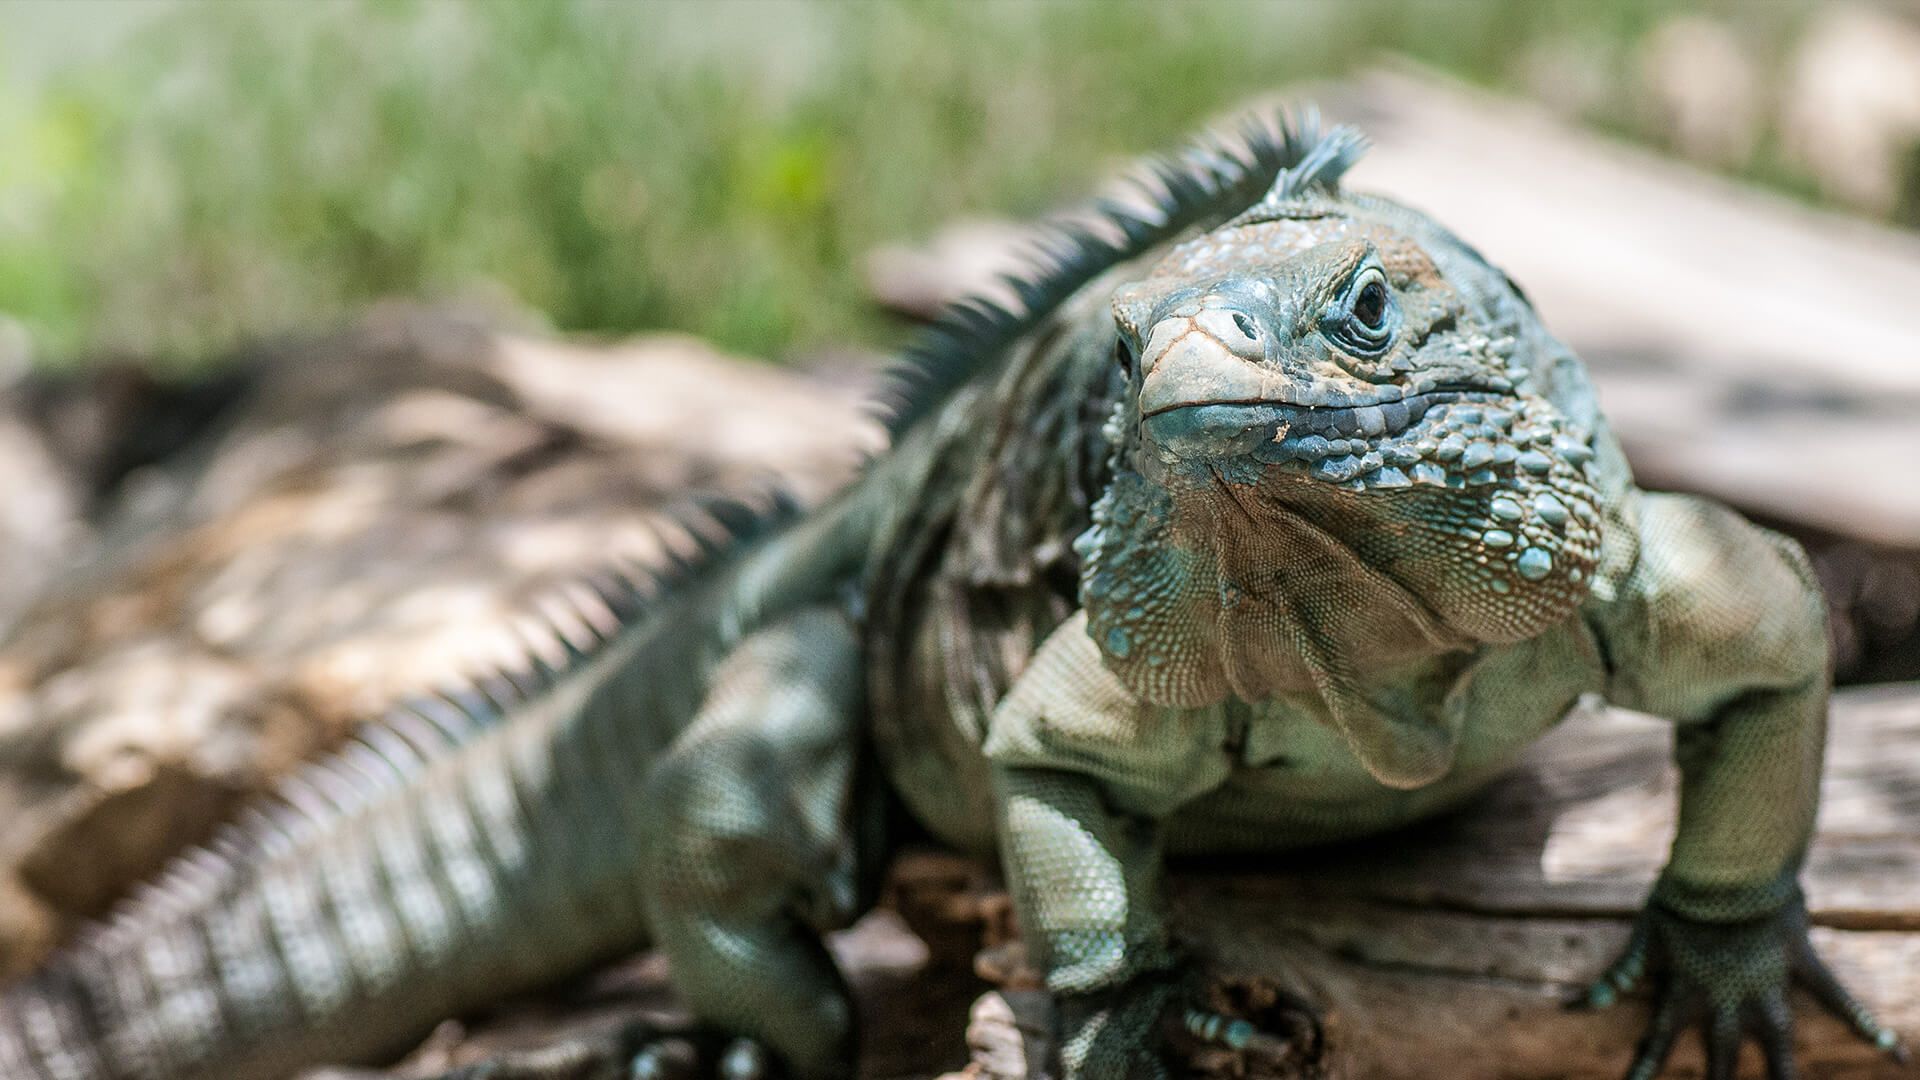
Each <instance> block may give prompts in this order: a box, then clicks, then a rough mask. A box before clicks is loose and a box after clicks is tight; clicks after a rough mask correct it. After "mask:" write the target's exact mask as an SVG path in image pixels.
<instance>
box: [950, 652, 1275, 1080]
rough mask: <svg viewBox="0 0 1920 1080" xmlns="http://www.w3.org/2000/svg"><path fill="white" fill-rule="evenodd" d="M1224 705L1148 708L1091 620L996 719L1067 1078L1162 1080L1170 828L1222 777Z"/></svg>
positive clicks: (1022, 910) (1003, 781) (1022, 905)
mask: <svg viewBox="0 0 1920 1080" xmlns="http://www.w3.org/2000/svg"><path fill="white" fill-rule="evenodd" d="M1226 736H1227V729H1226V722H1225V718H1224V713H1223V710H1221V709H1219V708H1213V709H1198V710H1173V709H1164V708H1157V707H1153V706H1148V705H1143V704H1141V703H1139V702H1138V701H1137V700H1136V699H1135V698H1134V697H1133V695H1132V694H1131V693H1129V692H1128V691H1127V689H1126V688H1125V687H1124V686H1123V685H1122V684H1121V683H1120V681H1119V679H1117V678H1116V677H1115V676H1114V675H1113V674H1112V673H1111V672H1109V671H1107V669H1106V668H1105V667H1103V666H1102V665H1101V662H1100V656H1099V653H1098V650H1097V649H1095V648H1094V645H1093V643H1092V641H1091V640H1090V639H1089V638H1088V637H1087V633H1086V623H1085V618H1084V617H1083V616H1076V617H1075V618H1073V619H1070V620H1068V621H1067V622H1066V623H1065V624H1064V625H1062V626H1061V627H1060V628H1059V629H1057V630H1056V631H1054V633H1053V635H1052V636H1051V637H1050V638H1048V640H1047V642H1046V643H1045V644H1044V645H1043V646H1042V647H1041V649H1040V651H1039V653H1038V654H1037V655H1036V656H1035V658H1034V661H1033V664H1032V665H1031V666H1030V667H1029V669H1028V670H1027V672H1026V673H1025V674H1023V675H1022V676H1021V678H1020V680H1019V682H1018V683H1017V684H1016V685H1015V686H1014V688H1013V690H1012V691H1011V692H1010V693H1009V694H1008V695H1007V698H1006V699H1005V701H1003V702H1002V704H1001V706H1000V708H999V709H998V710H997V711H996V712H995V714H994V718H993V726H992V730H991V732H990V734H989V737H988V739H987V744H986V750H987V755H988V757H989V759H990V760H991V761H992V762H993V765H994V777H995V795H996V800H997V806H998V812H999V821H998V823H997V824H998V828H999V835H1000V847H1001V859H1002V861H1003V862H1004V864H1005V867H1006V873H1007V879H1008V884H1009V886H1010V888H1011V889H1012V892H1013V899H1014V905H1015V909H1016V910H1017V911H1018V913H1019V917H1020V924H1021V930H1022V934H1023V936H1024V937H1025V939H1026V941H1027V944H1028V948H1029V949H1031V950H1032V951H1033V954H1034V959H1035V961H1036V963H1037V964H1038V965H1039V967H1040V969H1041V970H1042V971H1043V972H1045V974H1046V979H1047V987H1048V989H1049V990H1051V991H1052V992H1053V994H1054V995H1055V997H1056V998H1057V999H1058V1001H1059V1011H1060V1018H1061V1026H1062V1031H1061V1033H1060V1044H1059V1045H1060V1056H1061V1064H1062V1066H1063V1067H1064V1069H1065V1073H1066V1076H1067V1077H1069V1078H1082V1077H1084V1078H1094V1077H1099V1078H1103V1080H1105V1078H1119V1077H1162V1076H1165V1075H1167V1072H1166V1067H1165V1065H1164V1064H1163V1063H1162V1062H1161V1060H1160V1057H1159V1051H1160V1032H1161V1029H1162V1026H1163V1025H1164V1024H1165V1023H1166V1022H1167V1020H1168V1018H1169V1011H1170V1010H1174V1009H1177V1010H1178V1011H1179V1013H1180V1014H1181V1015H1180V1016H1176V1017H1174V1019H1176V1020H1177V1019H1190V1020H1191V1021H1192V1023H1191V1024H1190V1025H1189V1026H1191V1027H1194V1028H1196V1029H1199V1030H1200V1031H1201V1033H1203V1034H1204V1033H1206V1032H1213V1033H1214V1034H1216V1035H1217V1036H1221V1037H1223V1038H1235V1037H1237V1038H1240V1039H1241V1040H1242V1041H1245V1039H1246V1037H1247V1035H1248V1034H1249V1032H1247V1031H1244V1030H1242V1029H1244V1028H1245V1026H1246V1025H1244V1024H1242V1025H1238V1026H1233V1025H1225V1024H1221V1023H1218V1022H1215V1020H1216V1018H1212V1017H1207V1016H1201V1015H1196V1016H1194V1017H1191V1018H1186V1017H1185V1016H1184V1014H1185V1012H1186V1010H1185V1009H1183V1008H1180V1006H1181V1004H1182V1001H1183V998H1182V994H1181V990H1182V986H1181V981H1180V978H1179V974H1178V971H1177V965H1176V963H1175V957H1174V954H1173V950H1172V947H1171V946H1170V944H1169V942H1168V938H1167V931H1166V925H1165V923H1164V921H1163V918H1162V914H1161V907H1160V868H1161V824H1160V823H1161V821H1162V820H1163V819H1164V818H1165V817H1166V815H1168V814H1169V813H1171V812H1172V811H1173V810H1174V809H1175V808H1177V807H1179V806H1181V805H1183V804H1185V803H1186V802H1188V801H1190V800H1191V799H1193V798H1194V797H1196V796H1198V795H1199V794H1201V793H1203V792H1205V791H1208V790H1210V789H1212V788H1213V787H1215V786H1217V785H1218V784H1219V783H1220V782H1221V781H1222V780H1224V779H1225V778H1226V776H1227V773H1228V766H1229V763H1228V759H1227V755H1226V751H1225V749H1224V746H1225V744H1226V742H1227V738H1226Z"/></svg>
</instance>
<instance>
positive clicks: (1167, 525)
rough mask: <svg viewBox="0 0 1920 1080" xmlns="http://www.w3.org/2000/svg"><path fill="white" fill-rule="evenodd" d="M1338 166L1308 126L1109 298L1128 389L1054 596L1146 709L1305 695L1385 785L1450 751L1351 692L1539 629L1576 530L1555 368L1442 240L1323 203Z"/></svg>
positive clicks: (1591, 531) (1583, 534)
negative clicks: (1238, 202)
mask: <svg viewBox="0 0 1920 1080" xmlns="http://www.w3.org/2000/svg"><path fill="white" fill-rule="evenodd" d="M1360 145H1361V144H1360V142H1359V140H1358V137H1357V136H1355V135H1353V134H1352V133H1351V132H1350V131H1349V130H1347V129H1336V131H1334V132H1333V133H1330V134H1329V135H1328V136H1326V137H1325V138H1324V139H1322V140H1321V141H1320V142H1319V143H1318V144H1317V145H1316V146H1315V148H1314V149H1313V150H1312V151H1311V152H1309V153H1308V154H1307V155H1306V157H1305V158H1304V159H1303V160H1302V161H1301V162H1300V163H1299V164H1298V165H1296V166H1295V167H1294V168H1292V169H1288V170H1286V171H1284V172H1282V174H1281V176H1280V178H1279V181H1278V182H1277V183H1276V184H1275V186H1274V189H1273V191H1272V192H1271V193H1269V194H1268V195H1267V197H1266V198H1265V199H1263V200H1262V201H1261V202H1260V203H1259V204H1257V205H1256V206H1254V207H1253V208H1251V209H1250V210H1247V211H1246V212H1244V213H1242V214H1240V215H1239V216H1237V217H1235V218H1233V219H1232V220H1230V221H1228V222H1227V223H1225V224H1224V225H1222V226H1220V227H1218V228H1215V229H1213V230H1211V231H1209V232H1207V233H1205V234H1203V235H1200V236H1198V237H1195V238H1193V239H1191V240H1188V241H1186V242H1184V243H1181V244H1178V245H1176V246H1174V247H1173V248H1172V249H1171V250H1170V251H1169V252H1168V253H1166V254H1165V256H1164V257H1163V258H1161V259H1160V260H1159V262H1158V263H1157V264H1156V265H1153V266H1152V267H1151V269H1150V270H1148V272H1147V273H1146V276H1145V277H1144V278H1142V279H1141V280H1139V281H1137V282H1135V283H1133V284H1131V285H1128V286H1125V287H1123V288H1121V289H1120V290H1119V291H1118V293H1117V295H1116V296H1115V297H1114V300H1113V314H1114V321H1115V325H1116V330H1117V336H1118V341H1117V345H1116V358H1117V360H1118V362H1119V363H1120V364H1121V365H1122V366H1123V368H1124V369H1125V370H1126V371H1127V375H1128V379H1129V391H1128V393H1127V394H1126V395H1125V400H1124V401H1123V403H1122V405H1121V407H1120V408H1119V409H1118V411H1117V412H1116V415H1115V417H1114V421H1113V425H1112V429H1111V430H1110V435H1111V436H1112V438H1113V439H1114V441H1115V442H1116V444H1117V454H1118V458H1117V465H1118V468H1117V470H1116V471H1117V478H1116V480H1115V481H1114V483H1113V485H1112V487H1111V488H1110V489H1109V490H1108V491H1107V493H1106V495H1105V497H1104V498H1103V499H1102V501H1101V504H1100V505H1099V507H1097V508H1096V511H1095V526H1094V528H1093V529H1092V530H1091V531H1090V532H1089V533H1088V535H1087V536H1086V537H1085V538H1083V542H1082V555H1083V577H1082V599H1083V602H1084V603H1085V605H1086V607H1087V609H1088V613H1089V625H1090V627H1091V628H1092V631H1093V634H1094V637H1095V640H1096V641H1097V642H1098V643H1099V644H1100V645H1101V646H1102V648H1103V649H1104V650H1105V653H1106V658H1107V661H1108V663H1109V665H1110V666H1112V667H1113V668H1114V669H1115V670H1116V671H1117V672H1119V673H1120V674H1121V675H1122V677H1123V678H1126V679H1127V680H1128V681H1129V683H1130V684H1131V685H1133V687H1134V688H1135V690H1136V691H1138V692H1140V693H1141V694H1142V695H1143V696H1144V697H1146V698H1148V699H1149V700H1153V701H1156V702H1160V703H1164V704H1177V705H1199V704H1205V703H1211V702H1213V701H1218V700H1221V699H1222V698H1224V697H1226V696H1227V695H1229V694H1232V695H1234V696H1237V697H1240V698H1242V699H1244V700H1249V701H1257V700H1260V699H1262V698H1265V697H1268V696H1271V695H1273V694H1274V693H1278V692H1287V691H1298V690H1308V689H1317V690H1318V691H1320V692H1321V693H1322V694H1323V695H1324V696H1325V697H1326V698H1327V700H1328V702H1329V703H1330V705H1331V706H1332V712H1333V714H1334V715H1335V717H1336V718H1342V719H1339V722H1340V723H1341V725H1342V726H1343V728H1346V729H1347V730H1346V734H1347V735H1348V736H1349V739H1350V741H1351V742H1352V743H1353V745H1354V748H1355V750H1356V751H1357V752H1358V753H1359V754H1360V756H1361V757H1362V759H1363V761H1365V763H1366V764H1367V765H1368V766H1369V768H1371V769H1372V770H1373V771H1374V772H1375V775H1377V776H1379V777H1380V778H1381V779H1383V780H1385V781H1387V782H1389V783H1394V784H1398V785H1408V784H1414V783H1422V782H1425V781H1427V780H1430V779H1432V778H1434V777H1435V776H1437V775H1439V773H1440V772H1443V771H1444V769H1445V766H1446V764H1447V763H1449V762H1450V761H1451V754H1452V750H1451V747H1452V742H1451V737H1450V736H1449V735H1448V733H1446V732H1442V731H1423V730H1403V729H1401V728H1392V727H1391V725H1388V726H1387V727H1382V726H1381V723H1383V722H1375V721H1376V719H1377V718H1370V717H1369V716H1366V715H1360V714H1362V713H1367V712H1369V711H1370V706H1369V705H1368V703H1367V702H1366V701H1365V700H1364V697H1365V693H1364V687H1363V684H1364V683H1365V682H1366V681H1367V680H1368V678H1369V677H1370V676H1373V675H1376V674H1382V673H1384V671H1385V670H1386V669H1399V668H1401V667H1403V666H1404V665H1407V664H1413V663H1421V662H1431V661H1432V660H1433V659H1434V658H1436V657H1442V656H1445V655H1447V654H1450V653H1460V652H1463V651H1464V650H1468V649H1471V648H1472V647H1474V646H1475V645H1477V644H1479V643H1484V642H1510V641H1517V640H1521V639H1524V638H1527V637H1531V636H1533V635H1535V634H1537V633H1539V632H1541V631H1542V630H1544V629H1546V628H1547V627H1549V626H1551V625H1554V624H1556V623H1558V622H1561V621H1563V620H1565V619H1566V618H1567V617H1568V616H1569V614H1570V613H1572V611H1573V610H1574V609H1575V607H1577V606H1578V605H1579V603H1580V602H1581V601H1582V599H1583V598H1584V597H1585V595H1586V592H1587V579H1588V577H1589V575H1590V574H1591V573H1592V571H1593V567H1594V563H1595V560H1596V558H1597V557H1598V553H1599V543H1600V531H1599V530H1600V515H1599V512H1598V510H1597V509H1596V503H1597V502H1598V498H1597V496H1596V494H1595V492H1594V489H1593V486H1592V483H1593V481H1592V479H1591V478H1590V477H1589V475H1588V470H1589V466H1590V463H1591V462H1592V461H1593V459H1594V450H1593V449H1592V446H1591V445H1590V444H1591V439H1592V436H1593V432H1592V431H1591V430H1589V429H1588V428H1587V427H1586V426H1583V424H1582V423H1581V422H1577V421H1576V420H1575V419H1574V418H1573V417H1572V416H1570V415H1569V413H1570V412H1581V411H1583V410H1569V409H1567V408H1563V404H1562V403H1557V402H1556V400H1555V398H1556V397H1563V396H1564V394H1563V393H1561V391H1564V390H1566V389H1567V387H1566V386H1562V385H1561V384H1562V383H1565V382H1566V381H1567V379H1568V377H1569V376H1568V375H1567V369H1569V368H1571V369H1572V370H1573V371H1575V372H1576V373H1577V366H1575V365H1572V362H1571V359H1570V355H1569V354H1567V353H1565V351H1564V349H1561V348H1559V347H1557V345H1554V347H1552V348H1548V345H1550V344H1552V343H1551V339H1549V338H1546V336H1545V334H1544V332H1542V331H1539V330H1538V324H1537V322H1536V321H1535V320H1534V317H1533V315H1532V313H1531V310H1530V309H1529V308H1528V307H1527V305H1526V302H1525V301H1524V299H1522V298H1521V297H1520V295H1519V294H1518V293H1517V292H1516V291H1515V290H1514V288H1513V287H1512V285H1511V283H1509V282H1508V281H1507V280H1506V278H1505V277H1504V276H1503V275H1501V274H1500V272H1499V271H1497V270H1495V269H1493V268H1492V267H1490V266H1489V265H1488V264H1487V263H1486V262H1485V261H1484V260H1483V259H1481V258H1480V257H1479V256H1478V255H1477V254H1476V253H1474V252H1473V251H1472V250H1471V249H1470V248H1467V247H1466V246H1465V245H1464V244H1462V243H1461V242H1460V241H1458V240H1457V239H1455V238H1453V237H1452V236H1451V235H1450V234H1448V233H1446V232H1445V231H1444V230H1442V229H1440V228H1439V227H1438V226H1435V225H1433V224H1432V223H1431V222H1429V221H1427V219H1425V218H1424V217H1422V216H1420V215H1418V214H1415V213H1413V212H1411V211H1408V210H1405V209H1403V208H1401V207H1399V206H1396V205H1393V204H1390V203H1386V202H1385V201H1383V200H1377V199H1370V198H1364V197H1346V196H1343V195H1341V194H1340V193H1339V192H1338V191H1337V189H1336V188H1335V186H1334V180H1335V179H1336V178H1337V176H1338V174H1339V172H1340V171H1341V170H1342V169H1343V168H1344V167H1345V165H1346V164H1347V162H1348V161H1350V160H1351V159H1352V158H1353V157H1354V156H1356V155H1357V151H1358V148H1359V146H1360ZM1574 381H1576V382H1579V383H1580V385H1579V387H1578V388H1577V389H1578V390H1579V391H1582V392H1583V391H1584V382H1580V380H1578V379H1577V376H1576V377H1575V378H1574ZM1583 419H1584V417H1583ZM1371 711H1373V712H1377V711H1378V710H1371ZM1343 717H1344V718H1343ZM1402 728H1404V725H1402Z"/></svg>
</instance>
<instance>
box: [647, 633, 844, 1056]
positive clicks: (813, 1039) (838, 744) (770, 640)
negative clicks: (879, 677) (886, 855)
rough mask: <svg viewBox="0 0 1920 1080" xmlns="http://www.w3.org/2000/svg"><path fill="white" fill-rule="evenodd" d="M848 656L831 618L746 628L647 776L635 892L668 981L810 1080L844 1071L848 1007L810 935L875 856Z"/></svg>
mask: <svg viewBox="0 0 1920 1080" xmlns="http://www.w3.org/2000/svg"><path fill="white" fill-rule="evenodd" d="M860 659H861V657H860V648H859V642H858V640H857V638H856V637H855V634H854V631H853V628H852V626H851V625H850V624H849V623H848V622H847V620H846V619H845V617H844V616H842V615H840V614H839V613H838V612H834V611H830V610H825V609H821V610H815V611H809V612H803V613H801V614H799V615H796V616H793V617H791V618H789V619H787V620H785V621H783V622H781V623H779V624H776V625H775V626H772V627H770V628H768V629H765V630H762V631H760V632H758V633H756V634H755V635H754V636H753V637H751V638H749V639H748V640H747V641H745V642H743V643H742V644H741V646H740V647H739V648H738V649H737V650H736V651H735V652H734V653H733V655H732V656H730V657H729V658H728V659H727V661H726V662H725V663H724V664H723V665H722V666H721V667H720V669H719V670H718V671H716V672H715V674H714V677H713V679H712V680H711V682H710V684H709V685H710V686H711V690H710V691H709V694H708V697H707V700H706V702H705V704H704V705H703V706H702V707H701V710H700V713H699V715H698V716H697V717H696V718H695V720H694V722H693V724H692V725H691V726H690V727H688V729H687V730H686V731H685V732H684V733H683V734H682V735H681V736H680V737H679V738H678V739H676V741H675V743H674V745H673V747H672V749H671V750H670V751H669V752H668V753H667V755H666V756H665V757H664V758H663V759H662V760H661V762H660V763H659V764H658V765H657V766H656V767H655V769H654V771H653V773H652V776H651V778H650V780H649V783H648V788H649V791H650V792H651V793H652V795H653V797H654V798H656V799H657V801H658V807H659V812H658V813H657V815H655V818H654V820H655V821H656V822H657V825H658V833H657V835H655V836H654V837H652V838H651V842H650V843H649V844H648V859H647V865H646V866H645V867H643V868H642V873H643V874H644V883H643V891H644V894H645V896H646V902H647V906H648V913H649V922H650V923H651V924H652V927H653V929H654V932H655V937H656V940H657V941H658V942H659V943H660V946H661V948H662V949H663V950H665V952H666V954H667V958H668V960H669V962H670V964H671V968H672V972H673V982H674V986H675V988H676V989H677V990H678V991H679V992H680V994H681V995H682V997H683V998H684V999H685V1000H686V1002H687V1004H688V1006H689V1007H690V1008H691V1009H692V1010H693V1012H694V1014H695V1015H696V1016H697V1017H698V1018H699V1019H700V1021H701V1022H703V1023H706V1024H711V1025H714V1026H716V1027H718V1028H721V1029H723V1030H726V1031H729V1032H733V1033H735V1034H738V1035H741V1036H746V1037H748V1038H751V1039H753V1040H756V1041H758V1042H760V1043H763V1044H764V1045H765V1046H766V1047H767V1048H769V1049H771V1050H772V1051H773V1052H774V1055H775V1056H776V1057H777V1058H778V1059H779V1060H780V1061H781V1062H782V1063H784V1065H785V1066H786V1067H787V1068H788V1069H790V1070H791V1071H792V1072H794V1073H796V1074H798V1075H799V1076H802V1077H808V1078H811V1077H833V1076H846V1075H851V1074H852V1068H853V1047H854V1042H853V1012H852V1005H851V1002H850V999H849V998H848V995H847V992H846V988H845V986H844V984H843V983H842V980H841V978H840V975H839V972H838V971H837V970H836V969H835V967H834V965H833V962H832V960H831V959H830V958H829V956H828V954H827V950H826V948H825V946H824V945H823V944H822V941H821V936H822V935H823V934H825V933H826V932H828V931H830V930H835V929H839V928H842V927H844V926H846V925H848V924H849V923H851V922H852V921H853V919H854V918H855V917H856V916H858V914H859V913H860V908H861V907H862V904H863V901H864V897H863V895H862V894H863V892H864V891H865V890H864V889H863V887H862V886H863V881H864V880H865V877H866V875H865V873H864V870H865V869H866V868H867V867H870V866H871V865H873V864H874V862H875V861H876V859H877V857H878V856H879V855H880V854H881V853H880V852H878V851H874V850H870V849H871V848H872V847H875V846H877V844H875V843H867V842H863V841H864V840H865V839H866V838H868V837H871V836H873V835H875V833H876V830H875V829H874V828H873V827H872V826H871V823H872V822H873V820H874V819H875V818H876V817H877V816H878V814H879V813H880V805H881V804H880V801H879V799H878V798H877V797H876V796H875V793H874V792H873V790H871V789H868V788H866V787H865V783H864V771H863V770H862V768H861V759H862V755H861V753H860V750H859V747H860V745H861V739H860V737H859V729H858V723H859V717H860V705H861V696H862V695H861V689H862V676H861V664H860ZM863 848H867V849H869V850H862V849H863Z"/></svg>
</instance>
